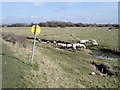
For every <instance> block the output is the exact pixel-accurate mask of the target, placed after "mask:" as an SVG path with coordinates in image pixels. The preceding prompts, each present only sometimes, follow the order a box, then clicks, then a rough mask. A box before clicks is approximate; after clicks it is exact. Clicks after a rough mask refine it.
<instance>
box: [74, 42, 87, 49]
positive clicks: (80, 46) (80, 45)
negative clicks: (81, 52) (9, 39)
mask: <svg viewBox="0 0 120 90" xmlns="http://www.w3.org/2000/svg"><path fill="white" fill-rule="evenodd" d="M77 48H86V46H85V45H84V44H80V43H75V44H73V49H74V50H76V49H77Z"/></svg>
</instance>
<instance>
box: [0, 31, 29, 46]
mask: <svg viewBox="0 0 120 90" xmlns="http://www.w3.org/2000/svg"><path fill="white" fill-rule="evenodd" d="M2 39H3V40H5V41H7V42H10V43H12V44H13V45H15V44H18V46H19V47H24V48H25V47H26V46H27V38H26V37H23V36H18V35H15V34H14V33H2Z"/></svg>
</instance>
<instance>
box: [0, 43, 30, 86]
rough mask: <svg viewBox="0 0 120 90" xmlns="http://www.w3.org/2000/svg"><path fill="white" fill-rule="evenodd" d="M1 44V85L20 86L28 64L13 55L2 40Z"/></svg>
mask: <svg viewBox="0 0 120 90" xmlns="http://www.w3.org/2000/svg"><path fill="white" fill-rule="evenodd" d="M2 46H3V47H2V53H0V55H2V81H3V82H2V87H3V88H4V87H5V88H12V87H22V86H21V84H20V83H21V79H22V78H23V75H24V71H25V70H28V68H29V66H28V65H27V64H25V63H24V62H22V60H20V59H19V58H18V57H16V56H15V55H14V52H13V50H12V49H10V46H9V45H7V44H6V43H4V42H3V43H2Z"/></svg>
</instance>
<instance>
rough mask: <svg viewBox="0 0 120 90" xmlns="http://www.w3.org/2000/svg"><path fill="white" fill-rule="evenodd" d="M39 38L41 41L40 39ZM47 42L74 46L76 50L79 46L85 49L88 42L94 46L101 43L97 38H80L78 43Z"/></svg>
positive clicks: (60, 46) (65, 46) (48, 41)
mask: <svg viewBox="0 0 120 90" xmlns="http://www.w3.org/2000/svg"><path fill="white" fill-rule="evenodd" d="M38 40H39V41H40V39H38ZM45 42H47V43H53V44H54V45H55V46H57V47H59V48H72V49H73V50H76V49H77V48H80V49H81V48H83V49H85V48H86V45H87V44H88V43H89V44H91V45H92V46H98V45H99V44H98V43H97V41H96V40H80V41H79V42H78V43H67V42H60V41H51V40H46V41H45Z"/></svg>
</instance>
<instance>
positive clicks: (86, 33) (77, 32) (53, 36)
mask: <svg viewBox="0 0 120 90" xmlns="http://www.w3.org/2000/svg"><path fill="white" fill-rule="evenodd" d="M107 30H108V27H67V28H59V27H58V28H49V27H42V28H41V33H40V34H39V35H38V36H37V37H39V38H44V39H50V40H61V41H70V42H76V41H79V40H81V39H95V40H97V41H98V43H99V44H100V46H105V47H108V48H110V49H118V30H117V29H112V30H111V31H107ZM2 31H3V32H13V33H15V34H18V35H22V36H30V37H33V35H32V33H31V28H30V27H6V28H2Z"/></svg>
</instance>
